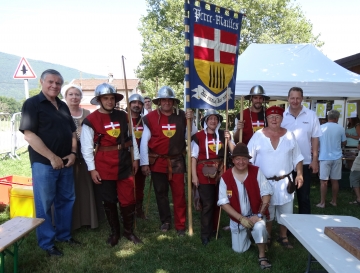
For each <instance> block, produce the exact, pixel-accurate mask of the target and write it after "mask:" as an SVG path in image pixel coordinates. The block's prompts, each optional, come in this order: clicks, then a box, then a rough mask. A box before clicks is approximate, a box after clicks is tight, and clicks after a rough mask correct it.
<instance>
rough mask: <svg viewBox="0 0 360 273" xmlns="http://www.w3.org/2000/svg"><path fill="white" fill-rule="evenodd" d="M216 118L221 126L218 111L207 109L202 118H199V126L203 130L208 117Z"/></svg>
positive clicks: (220, 116)
mask: <svg viewBox="0 0 360 273" xmlns="http://www.w3.org/2000/svg"><path fill="white" fill-rule="evenodd" d="M212 115H214V116H217V118H218V119H219V123H220V124H221V122H222V121H223V117H222V115H220V113H219V112H218V111H216V110H215V109H208V110H207V111H206V112H205V113H204V116H203V117H202V118H201V120H200V124H201V127H203V128H204V123H205V122H206V121H207V119H208V118H209V117H210V116H212Z"/></svg>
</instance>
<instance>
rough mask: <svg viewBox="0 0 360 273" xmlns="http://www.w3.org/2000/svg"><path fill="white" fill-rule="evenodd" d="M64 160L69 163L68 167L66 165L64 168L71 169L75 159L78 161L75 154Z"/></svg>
mask: <svg viewBox="0 0 360 273" xmlns="http://www.w3.org/2000/svg"><path fill="white" fill-rule="evenodd" d="M62 159H63V160H66V161H67V163H66V165H65V166H64V167H70V166H72V165H74V163H75V159H76V155H74V154H69V155H67V156H65V157H63V158H62Z"/></svg>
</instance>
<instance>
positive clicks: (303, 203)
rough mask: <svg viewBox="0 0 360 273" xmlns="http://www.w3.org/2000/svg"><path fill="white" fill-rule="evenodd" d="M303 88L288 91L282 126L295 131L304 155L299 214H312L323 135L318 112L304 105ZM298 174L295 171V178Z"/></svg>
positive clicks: (299, 190) (297, 190)
mask: <svg viewBox="0 0 360 273" xmlns="http://www.w3.org/2000/svg"><path fill="white" fill-rule="evenodd" d="M302 101H303V90H302V89H301V88H300V87H292V88H290V90H289V93H288V102H289V107H288V108H287V109H286V110H285V112H284V117H283V120H282V123H281V127H283V128H285V129H287V130H289V131H290V132H293V133H294V135H295V138H296V141H297V143H298V145H299V147H300V151H301V154H302V155H303V157H304V162H303V171H302V173H301V174H302V176H303V178H304V185H303V186H302V187H298V188H296V195H297V200H298V206H299V210H298V213H299V214H311V203H310V186H311V171H312V173H317V172H318V171H319V162H318V156H319V137H320V136H321V130H320V122H319V119H318V118H317V116H316V113H315V112H314V111H312V110H309V109H307V108H306V107H304V106H302V104H301V103H302ZM296 176H297V174H296V171H294V172H293V178H295V177H296Z"/></svg>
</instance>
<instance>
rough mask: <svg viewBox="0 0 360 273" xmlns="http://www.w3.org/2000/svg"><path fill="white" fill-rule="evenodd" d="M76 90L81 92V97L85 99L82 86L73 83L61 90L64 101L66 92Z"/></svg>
mask: <svg viewBox="0 0 360 273" xmlns="http://www.w3.org/2000/svg"><path fill="white" fill-rule="evenodd" d="M72 87H74V88H76V89H78V90H79V91H80V95H81V98H82V97H83V92H82V89H81V87H80V86H78V85H76V84H72V83H69V84H67V85H64V86H63V87H62V88H61V95H62V97H63V99H65V94H66V91H68V90H69V89H70V88H72Z"/></svg>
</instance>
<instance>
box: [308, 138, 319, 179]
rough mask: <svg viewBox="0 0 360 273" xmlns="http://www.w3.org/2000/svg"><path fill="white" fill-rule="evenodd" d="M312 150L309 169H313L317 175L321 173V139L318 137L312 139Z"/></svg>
mask: <svg viewBox="0 0 360 273" xmlns="http://www.w3.org/2000/svg"><path fill="white" fill-rule="evenodd" d="M311 149H312V161H311V163H310V165H309V168H311V169H312V172H313V173H317V172H318V171H319V138H318V137H312V138H311Z"/></svg>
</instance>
